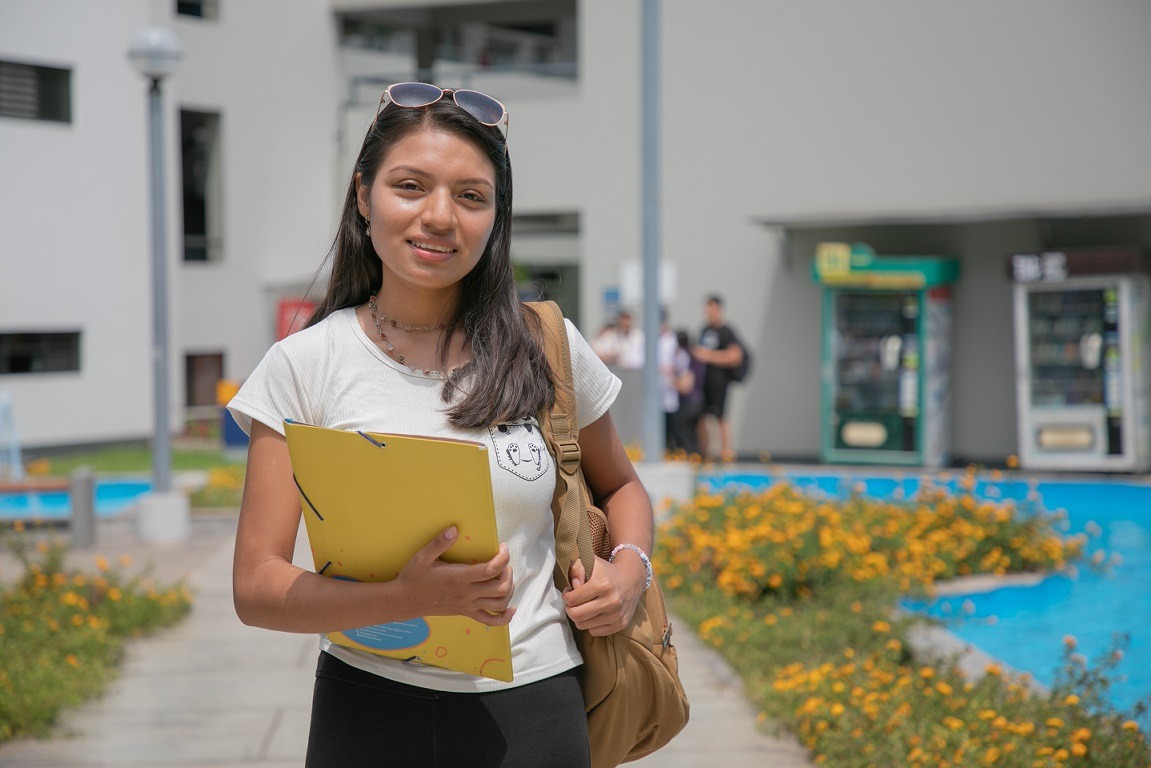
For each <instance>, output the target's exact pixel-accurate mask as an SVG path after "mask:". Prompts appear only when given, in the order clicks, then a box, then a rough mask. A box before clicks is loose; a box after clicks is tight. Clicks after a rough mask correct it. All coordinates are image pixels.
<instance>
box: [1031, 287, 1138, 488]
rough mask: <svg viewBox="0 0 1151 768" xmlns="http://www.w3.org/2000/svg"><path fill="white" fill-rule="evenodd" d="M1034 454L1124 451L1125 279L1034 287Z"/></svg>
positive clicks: (1032, 350) (1032, 293)
mask: <svg viewBox="0 0 1151 768" xmlns="http://www.w3.org/2000/svg"><path fill="white" fill-rule="evenodd" d="M1026 308H1027V309H1026V315H1027V316H1026V326H1025V327H1026V331H1027V350H1028V358H1029V360H1028V362H1029V366H1028V367H1029V379H1030V386H1029V392H1028V394H1029V396H1030V397H1029V399H1030V406H1031V419H1030V421H1031V425H1030V426H1031V429H1030V430H1028V432H1027V433H1025V434H1026V435H1027V437H1028V438H1029V440H1030V441H1031V443H1030V445H1029V446H1028V447H1029V448H1030V449H1031V451H1030V452H1032V453H1033V454H1034V456H1033V457H1032V458H1033V460H1032V461H1031V462H1030V463H1031V464H1033V465H1034V463H1035V462H1034V458H1035V457H1038V456H1042V455H1044V454H1046V455H1048V456H1050V457H1053V458H1054V457H1058V456H1061V455H1062V456H1066V457H1071V456H1074V455H1075V454H1079V455H1099V456H1119V455H1121V454H1122V453H1123V400H1124V398H1123V359H1122V348H1121V345H1120V335H1119V334H1120V325H1119V324H1120V314H1121V313H1120V308H1119V289H1118V286H1114V285H1112V286H1100V287H1077V288H1071V287H1068V288H1067V289H1061V290H1035V289H1032V290H1029V291H1027V297H1026Z"/></svg>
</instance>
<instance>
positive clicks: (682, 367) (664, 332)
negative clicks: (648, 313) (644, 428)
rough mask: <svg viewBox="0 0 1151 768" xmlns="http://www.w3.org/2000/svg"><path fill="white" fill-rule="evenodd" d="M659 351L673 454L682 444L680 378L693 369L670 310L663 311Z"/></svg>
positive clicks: (667, 442) (666, 436)
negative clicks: (679, 435) (677, 420)
mask: <svg viewBox="0 0 1151 768" xmlns="http://www.w3.org/2000/svg"><path fill="white" fill-rule="evenodd" d="M656 349H657V351H658V353H659V399H660V405H661V406H662V408H663V419H664V422H663V424H664V427H663V438H664V448H665V450H667V451H668V452H669V453H670V452H672V451H674V450H676V448H677V447H678V443H677V440H676V431H675V414H676V412H678V411H679V404H680V392H679V386H678V385H679V382H680V377H682V376H683V375H684V373H685V372H688V371H689V365H690V358H691V356H690V355H688V354H687V353H686V352H684V351H683V350H682V349H680V347H679V342H678V341H676V337H675V331H673V330H672V329H671V326H670V325H669V324H668V321H667V310H666V309H661V310H660V313H659V339H658V341H657V342H656Z"/></svg>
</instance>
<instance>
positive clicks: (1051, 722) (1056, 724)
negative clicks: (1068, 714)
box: [1047, 717, 1063, 728]
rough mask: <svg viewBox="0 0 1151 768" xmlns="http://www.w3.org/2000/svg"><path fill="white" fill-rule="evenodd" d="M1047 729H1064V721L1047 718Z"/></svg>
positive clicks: (1057, 718) (1056, 718) (1058, 718)
mask: <svg viewBox="0 0 1151 768" xmlns="http://www.w3.org/2000/svg"><path fill="white" fill-rule="evenodd" d="M1047 727H1048V728H1062V727H1063V719H1062V718H1060V717H1049V718H1047Z"/></svg>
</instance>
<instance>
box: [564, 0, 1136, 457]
mask: <svg viewBox="0 0 1151 768" xmlns="http://www.w3.org/2000/svg"><path fill="white" fill-rule="evenodd" d="M585 5H594V4H592V3H589V4H585ZM613 5H615V4H613ZM621 5H623V4H621ZM723 5H724V8H723V13H717V12H716V6H715V4H712V3H697V2H691V1H690V0H668V1H667V2H664V3H663V4H662V10H663V13H662V24H663V29H664V33H663V46H664V47H663V60H664V66H665V69H664V72H663V84H664V89H663V93H664V107H663V115H664V120H663V135H664V157H665V163H664V169H663V173H664V180H665V183H664V188H663V193H664V194H663V222H664V224H663V226H664V230H663V231H664V246H665V253H666V256H667V258H669V259H672V260H674V261H675V262H676V264H677V265H678V268H679V274H680V284H681V286H685V288H686V290H681V298H680V301H679V302H678V303H677V305H676V306H675V307H673V308H672V317H673V322H677V323H679V322H687V323H690V324H692V325H695V324H697V323H698V318H699V317H700V301H701V299H702V296H703V294H705V293H706V292H708V291H711V290H716V291H719V292H721V293H723V294H724V295H725V297H726V298H727V300H728V306H729V317H730V318H731V320H732V322H733V324H734V325H735V326H736V327H737V328H739V329H740V330H741V331H743V332H745V333H747V334H748V335H750V336H751V339H752V341H751V343H752V344H754V346H755V347H756V349H757V350H758V352H759V354H758V356H757V366H756V372H755V374H754V378H753V379H752V380H751V382H750V383H749V384H748V385H746V386H744V387H740V388H738V389H736V390H735V392H736V397H735V400H734V403H733V405H734V412H733V417H734V419H733V420H734V424H735V427H736V435H737V446H738V447H739V448H740V449H741V451H742V452H745V453H750V452H755V451H760V450H768V451H772V452H773V453H776V454H787V455H796V454H800V455H809V456H814V455H815V454H816V453H817V451H818V441H819V430H818V424H819V418H820V414H819V396H818V395H819V393H818V384H819V336H818V328H819V322H820V318H819V309H818V308H819V291H818V289H817V287H816V286H815V285H814V284H813V283H812V280H811V276H810V275H811V272H810V264H811V259H812V255H813V254H812V249H811V248H810V247H806V245H805V247H802V248H800V247H796V248H795V249H794V251H793V253H792V254H791V255H790V256H785V255H784V254H782V253H781V251H780V247H779V241H778V239H777V238H776V236H775V235H774V234H773V233H772V232H770V231H768V230H766V229H765V228H763V227H761V226H758V225H756V224H754V223H752V219H764V218H766V219H774V220H778V221H786V220H790V219H798V220H804V219H828V220H836V219H840V218H843V219H848V220H851V219H864V220H866V219H867V218H869V217H871V216H876V217H882V218H898V217H900V216H907V215H910V216H915V217H921V218H929V217H930V216H932V215H935V214H939V215H943V216H945V217H947V218H951V217H954V216H956V215H959V214H971V215H973V217H975V218H978V216H977V214H988V215H989V216H991V217H993V218H998V217H1002V216H1007V215H1009V214H1013V213H1020V212H1030V211H1035V212H1039V211H1048V212H1059V211H1074V210H1094V211H1097V212H1101V211H1107V210H1112V209H1113V210H1118V211H1124V210H1136V209H1142V210H1151V152H1149V151H1147V139H1146V137H1147V136H1148V135H1151V101H1148V100H1147V99H1146V98H1143V94H1144V93H1145V92H1146V82H1145V81H1146V73H1147V72H1148V71H1151V46H1148V45H1147V44H1146V41H1145V40H1144V39H1143V38H1144V31H1145V30H1147V29H1151V4H1148V3H1145V2H1141V0H1108V2H1105V3H1102V4H1098V3H1097V4H1092V5H1090V6H1084V5H1082V4H1080V3H1076V2H1072V1H1071V0H1058V1H1057V2H1048V1H1047V0H1031V1H1028V2H1019V3H1008V4H1003V3H996V2H991V1H990V0H975V1H972V2H963V3H945V4H940V3H932V4H922V3H915V2H911V1H910V0H882V1H881V2H872V3H862V4H861V3H852V2H836V3H831V4H828V3H792V2H781V1H775V2H763V0H729V1H728V2H725V3H724V4H723ZM617 14H618V15H619V16H621V17H622V20H623V22H624V23H625V26H626V22H628V21H629V20H630V19H631V14H630V13H625V12H623V11H622V10H621V11H618V12H617ZM594 18H595V17H594V16H592V19H594ZM603 22H604V23H605V24H606V23H609V22H608V20H606V19H604V20H603ZM589 23H590V20H589ZM587 31H588V34H589V35H594V34H596V31H597V30H596V28H595V27H592V28H590V29H588V30H587ZM613 33H614V30H612V31H608V32H605V33H604V34H605V35H608V36H610V35H612V34H613ZM629 39H632V40H638V37H634V38H629ZM612 42H616V43H617V44H616V45H607V44H605V45H602V46H601V45H599V44H598V42H597V41H595V40H590V41H588V40H585V41H584V46H585V48H584V50H594V51H596V52H597V55H599V56H600V57H601V58H602V57H604V56H614V57H615V59H616V63H617V65H619V66H621V67H623V66H629V65H630V64H629V62H630V61H631V60H632V52H631V50H630V49H629V48H628V47H626V46H623V45H619V43H622V41H615V40H613V41H612ZM613 52H614V53H613ZM600 65H601V66H602V67H603V69H604V70H608V69H610V66H611V65H609V64H608V63H607V62H604V61H602V60H601V62H600ZM625 88H626V86H625ZM634 93H635V92H634V91H632V93H631V94H625V98H632V97H633V96H632V94H634ZM626 115H627V113H626V112H624V113H622V116H623V117H624V119H625V120H626ZM615 117H617V116H616V115H614V114H612V118H615ZM615 127H616V129H617V130H618V132H619V133H620V134H621V135H626V134H624V132H625V131H626V130H627V128H626V125H625V124H616V126H615ZM620 216H621V217H632V218H633V219H638V208H631V209H629V210H626V211H625V210H621V211H620ZM993 229H994V227H992V228H991V229H988V228H987V227H984V228H976V229H975V230H970V231H968V230H965V231H963V232H962V233H959V234H958V235H955V236H954V237H953V240H954V241H955V250H953V252H955V253H956V254H957V255H959V256H960V258H961V259H962V260H963V269H964V273H965V274H964V277H963V282H962V283H961V284H960V286H959V287H958V289H957V299H956V301H957V307H956V321H957V332H958V333H957V335H958V336H959V338H957V340H956V358H955V363H956V364H955V367H954V371H955V381H954V386H955V391H956V406H957V410H958V412H959V413H961V414H962V418H960V419H959V420H957V430H956V438H955V448H956V451H955V452H956V454H957V455H966V456H977V457H988V458H995V457H1000V458H1001V457H1003V456H1005V455H1007V454H1009V453H1012V452H1013V451H1014V447H1015V438H1014V430H1013V426H1012V425H1013V424H1014V397H1013V395H1012V394H1011V392H1012V386H1013V384H1012V379H1011V371H1012V365H1013V358H1012V355H1013V350H1012V347H1011V343H1012V342H1011V334H1010V307H1009V290H1008V286H1007V285H1006V282H1005V277H1004V271H1003V267H1002V265H1003V260H1004V258H1005V255H1006V253H1007V252H1008V249H1009V248H1010V247H1011V246H1012V245H1020V246H1022V247H1035V246H1036V245H1037V244H1038V243H1039V242H1040V237H1039V233H1036V232H1033V231H1026V232H1020V231H1007V230H1005V229H1004V228H1002V227H1001V228H1000V229H999V231H995V232H992V231H991V230H993ZM1018 229H1020V228H1018V227H1017V228H1016V230H1018ZM1022 229H1026V227H1023V228H1022ZM596 237H597V235H596V233H592V232H589V236H588V241H587V243H586V247H587V248H589V249H591V250H594V249H595V248H596V247H597V244H596V243H595V242H593V239H594V238H596ZM934 239H939V236H938V235H936V236H934ZM801 245H802V244H801Z"/></svg>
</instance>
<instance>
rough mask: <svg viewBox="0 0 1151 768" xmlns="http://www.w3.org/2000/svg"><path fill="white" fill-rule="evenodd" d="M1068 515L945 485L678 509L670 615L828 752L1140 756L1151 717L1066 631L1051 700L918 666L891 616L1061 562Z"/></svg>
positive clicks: (842, 764) (821, 753)
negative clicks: (942, 586) (961, 581)
mask: <svg viewBox="0 0 1151 768" xmlns="http://www.w3.org/2000/svg"><path fill="white" fill-rule="evenodd" d="M971 482H973V480H972V477H971V476H970V475H969V476H968V477H967V478H965V481H964V482H963V483H962V484H961V485H962V486H963V487H970V484H971ZM1057 522H1058V521H1057V519H1055V518H1054V517H1053V516H1050V515H1044V514H1038V513H1029V514H1023V513H1021V512H1020V511H1019V510H1017V509H1016V508H1015V507H1014V506H1012V505H1011V504H1010V503H1006V502H991V501H986V500H981V499H977V498H975V497H973V496H971V495H969V494H967V493H960V494H958V495H956V494H948V493H946V492H944V491H943V490H940V489H931V488H928V489H926V490H924V491H923V492H921V493H920V494H919V495H918V497H917V498H916V499H915V500H914V501H905V502H904V501H897V502H882V501H876V500H872V499H866V498H863V497H861V496H855V497H852V498H850V499H848V500H846V501H827V500H823V499H817V498H814V497H811V496H808V495H805V494H803V493H801V492H799V491H797V490H796V489H795V488H793V487H791V486H790V485H788V484H786V483H777V484H775V485H773V486H771V487H769V488H768V489H767V490H765V491H763V492H761V493H756V494H751V493H742V494H730V495H721V494H707V495H700V496H698V497H697V498H696V499H695V501H694V503H692V504H691V505H688V506H685V507H683V508H681V509H678V510H676V511H675V512H674V513H673V515H672V517H671V519H670V520H669V522H668V523H666V524H665V525H664V526H663V527H662V528H661V530H660V532H659V535H658V547H657V550H658V557H657V558H656V562H657V563H658V564H659V566H660V573H661V578H662V580H663V584H664V586H665V588H666V590H667V592H668V597H669V601H670V603H671V605H672V608H673V610H674V611H675V612H676V613H677V614H678V615H679V616H680V617H682V618H683V619H685V620H687V621H688V622H690V623H692V624H693V625H694V626H695V627H696V628H697V631H698V632H699V635H700V637H701V638H702V639H703V640H704V641H705V642H707V643H710V644H711V645H713V646H715V647H716V648H718V649H719V650H720V651H721V652H722V653H724V654H725V656H726V657H727V658H728V660H729V661H730V662H731V664H732V665H733V667H734V668H735V669H736V670H737V671H738V672H739V673H740V674H741V675H742V677H743V678H744V680H745V683H746V686H747V690H748V693H749V695H750V696H751V697H752V699H753V700H754V702H755V703H756V704H757V706H758V707H759V708H760V711H761V716H762V717H763V719H765V720H771V721H775V722H778V723H781V724H782V725H783V726H784V727H786V728H788V729H789V730H791V731H792V732H793V733H795V734H796V735H797V736H798V737H799V738H800V739H801V740H802V742H803V743H804V744H805V745H806V746H807V747H808V748H809V749H810V750H811V751H812V753H813V755H814V756H815V759H816V760H817V761H818V762H820V763H822V764H827V765H831V766H835V767H836V768H854V767H855V766H860V768H862V766H870V765H876V766H893V765H899V766H969V765H970V766H977V765H978V766H981V765H1002V766H1026V767H1027V768H1031V767H1032V766H1047V765H1052V766H1054V765H1063V764H1074V765H1083V766H1098V767H1099V768H1103V767H1104V766H1106V768H1124V767H1126V766H1140V767H1141V768H1145V766H1147V765H1148V764H1151V748H1149V747H1148V743H1147V740H1146V738H1145V736H1144V734H1143V733H1142V732H1141V731H1140V730H1139V728H1138V726H1137V725H1136V723H1135V721H1134V720H1133V719H1132V718H1134V717H1136V716H1137V715H1138V714H1139V713H1132V714H1128V715H1120V714H1119V713H1116V712H1113V711H1111V710H1109V709H1108V708H1107V706H1106V705H1105V703H1104V702H1103V699H1102V697H1101V696H1100V693H1101V691H1102V689H1103V688H1105V686H1106V684H1107V679H1106V675H1105V668H1106V666H1107V663H1108V660H1107V659H1103V660H1101V663H1098V666H1097V667H1096V668H1094V669H1092V668H1090V667H1088V666H1087V665H1086V663H1085V662H1084V660H1082V659H1080V658H1079V657H1078V656H1076V655H1075V654H1074V653H1073V640H1070V639H1069V641H1068V656H1067V659H1066V667H1065V669H1064V671H1063V673H1062V674H1061V676H1060V682H1059V683H1058V684H1057V685H1056V686H1055V688H1054V690H1053V691H1052V692H1051V693H1048V694H1040V693H1036V691H1035V690H1034V688H1033V686H1031V685H1030V684H1029V681H1028V680H1027V679H1026V677H1022V678H1012V677H1010V676H1008V675H1006V674H1004V673H1003V671H1002V670H1000V669H998V668H995V667H992V668H991V669H990V670H989V672H990V674H985V675H983V676H982V677H980V678H979V679H969V678H967V677H964V675H963V674H962V673H961V672H960V671H959V670H958V669H957V667H956V666H955V664H954V660H948V661H946V662H944V663H938V664H924V663H921V662H918V661H917V660H916V659H915V658H914V657H913V655H912V654H911V652H910V651H909V650H908V645H907V631H908V628H909V627H910V626H911V624H912V623H913V622H915V621H918V620H919V619H916V618H914V617H909V616H903V615H901V614H898V613H896V612H895V611H894V610H893V608H894V606H895V605H896V603H897V602H898V600H899V599H900V598H901V597H903V596H906V595H908V594H916V593H918V594H928V593H930V592H931V591H932V589H933V587H934V585H935V584H936V583H937V582H938V581H940V580H943V579H949V578H954V577H956V576H963V575H969V574H979V573H994V574H1007V573H1017V572H1029V571H1051V570H1057V569H1062V568H1065V567H1066V566H1068V565H1069V564H1071V563H1074V562H1075V561H1077V560H1078V559H1079V558H1080V557H1081V556H1082V553H1083V549H1084V544H1085V542H1084V540H1083V539H1082V538H1081V537H1064V536H1061V535H1060V534H1059V533H1058V532H1057V530H1056V523H1057ZM1116 653H1118V651H1116Z"/></svg>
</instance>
